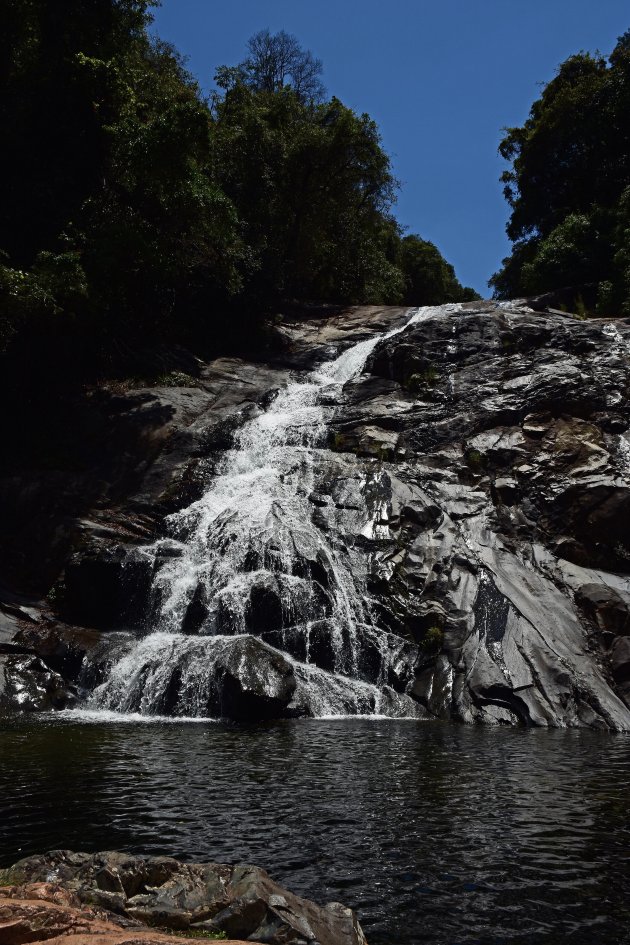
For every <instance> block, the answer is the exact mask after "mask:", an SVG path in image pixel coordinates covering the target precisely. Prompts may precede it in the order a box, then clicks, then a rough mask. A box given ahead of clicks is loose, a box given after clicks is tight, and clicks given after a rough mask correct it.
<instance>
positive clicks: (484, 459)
mask: <svg viewBox="0 0 630 945" xmlns="http://www.w3.org/2000/svg"><path fill="white" fill-rule="evenodd" d="M404 319H405V312H404V310H401V309H391V310H388V309H383V308H380V309H377V308H369V309H367V308H366V309H354V310H352V311H351V312H349V313H346V314H344V315H342V314H335V315H334V316H332V317H322V318H310V319H308V320H307V321H303V322H299V321H295V322H291V321H288V322H286V323H284V324H283V325H281V326H280V328H279V329H278V332H279V334H280V335H281V336H282V340H283V345H284V346H283V348H282V350H281V351H280V353H279V354H278V355H277V357H276V359H275V361H274V363H270V364H267V365H260V364H249V363H247V364H246V363H244V362H242V361H238V360H236V359H221V360H219V361H215V362H213V363H212V364H211V365H207V366H203V367H201V369H200V371H199V376H198V378H197V381H196V384H198V385H199V386H197V387H195V388H191V389H190V390H188V389H179V390H178V389H175V390H174V391H173V390H170V389H169V390H162V389H154V390H150V391H135V392H129V393H127V394H124V395H121V396H120V397H119V402H118V409H119V421H117V422H118V423H119V424H120V425H122V426H124V427H125V429H126V430H127V434H125V435H126V437H127V440H126V442H127V444H128V449H127V460H126V462H127V465H125V467H124V470H123V468H122V466H120V463H119V464H118V465H115V464H114V465H113V466H111V467H110V469H111V470H114V471H113V472H112V471H110V473H108V475H110V478H111V479H112V482H110V484H109V485H107V486H106V487H105V486H104V487H103V488H102V489H101V490H100V492H99V497H98V501H96V500H95V501H94V502H92V505H90V510H89V516H88V515H87V513H86V512H85V510H84V511H82V513H81V516H78V515H77V516H76V517H75V518H74V519H72V527H71V528H70V526H67V528H70V531H71V532H72V535H73V536H74V537H73V543H74V544H73V547H72V553H71V554H70V553H65V557H64V556H63V555H62V554H61V553H60V552H59V553H58V552H57V551H55V555H57V557H56V558H55V560H57V561H58V562H59V567H61V565H62V564H63V563H64V562H65V564H66V574H65V582H64V580H63V579H62V580H61V581H60V582H59V585H58V586H59V589H60V592H59V604H58V605H56V606H57V608H58V613H57V616H59V617H61V619H66V618H69V617H72V619H73V620H75V621H77V622H78V623H79V624H81V623H83V624H89V625H92V626H95V627H99V628H101V629H102V630H104V631H108V632H109V631H110V630H111V629H112V628H113V627H115V626H118V627H119V628H122V627H133V626H135V627H139V626H141V625H142V622H143V620H144V621H145V622H146V621H149V623H148V625H149V626H150V615H151V606H152V605H151V600H150V595H149V586H150V580H147V578H146V576H144V577H143V576H141V574H140V570H141V566H140V563H139V562H141V561H142V560H143V554H142V545H143V544H146V543H148V542H149V541H150V540H151V539H152V538H154V537H155V536H156V535H159V534H160V529H161V522H162V521H163V517H164V514H165V513H166V512H169V511H171V510H173V509H177V508H181V507H182V506H185V505H187V504H189V503H190V502H191V501H192V500H193V499H194V498H195V497H197V496H198V495H199V494H200V492H201V491H202V489H203V486H204V483H207V482H208V481H210V480H211V478H212V475H213V470H214V468H215V464H216V462H217V460H218V459H219V458H220V456H221V454H222V452H223V451H224V450H225V449H226V448H228V447H229V446H230V444H231V442H232V436H233V432H234V430H235V429H236V428H238V426H239V425H240V424H242V423H243V422H245V421H246V420H247V419H248V418H250V417H251V416H253V415H254V414H255V413H256V412H257V411H260V410H263V409H264V408H265V405H266V404H267V403H268V401H269V397H270V395H271V394H272V392H273V391H274V390H276V389H277V388H278V387H280V386H281V385H283V384H284V383H286V382H287V381H288V379H289V378H290V377H292V376H295V372H296V371H305V370H308V369H310V368H312V367H314V366H316V365H317V364H318V363H320V362H322V361H325V360H328V359H330V358H332V357H334V356H335V355H336V354H337V353H338V352H339V350H341V349H343V348H346V347H348V345H350V344H353V343H355V342H356V341H359V340H362V339H365V338H369V337H373V336H374V334H376V333H381V332H384V331H386V330H387V329H389V328H395V327H399V326H400V325H401V324H402V323H403V321H404ZM629 391H630V325H629V324H628V323H627V321H625V320H623V319H617V320H587V321H581V320H578V319H575V318H573V317H571V316H567V315H563V314H562V313H560V312H555V311H551V310H547V309H545V308H544V306H543V304H542V302H540V301H539V303H537V310H536V311H534V310H533V309H532V308H530V307H528V305H527V304H526V303H525V302H518V301H517V302H513V303H493V302H475V303H470V304H466V305H463V306H443V307H442V308H439V309H433V310H429V311H426V312H424V314H423V315H422V317H421V318H419V319H418V320H416V321H415V322H414V323H413V324H411V325H409V327H408V328H407V329H406V330H405V331H403V332H401V333H399V334H395V335H392V336H391V337H389V338H387V339H385V340H383V341H381V342H380V343H379V344H377V346H376V348H375V350H374V352H373V353H372V355H371V357H370V358H369V360H368V363H367V365H366V369H365V372H364V373H363V374H362V375H361V376H359V377H357V378H356V379H355V380H353V381H351V382H349V383H348V384H346V386H345V388H344V391H343V394H342V395H341V397H340V399H339V400H338V401H336V402H331V403H328V402H326V411H327V417H328V448H325V445H324V444H322V448H321V449H319V450H318V451H317V457H316V461H315V462H314V464H313V468H312V471H311V473H310V479H309V484H308V497H309V501H310V506H311V508H312V513H311V515H312V521H313V523H314V524H315V526H316V527H317V529H319V530H320V531H321V533H322V534H325V535H326V536H327V540H328V541H330V542H332V543H334V546H335V549H336V553H337V554H338V555H340V556H342V557H343V560H344V561H347V562H348V563H349V567H350V568H351V570H352V573H353V575H355V576H356V577H357V580H359V581H360V582H363V584H364V587H365V607H366V614H367V616H366V619H365V621H364V622H363V623H362V624H361V626H360V627H359V628H358V631H357V638H358V643H357V647H356V650H357V652H356V659H355V663H354V666H353V668H352V672H353V673H354V674H355V675H356V676H357V677H358V678H359V679H361V680H365V681H366V682H370V683H378V685H379V686H382V687H385V686H391V687H392V689H394V690H396V691H397V692H406V693H408V694H410V695H411V696H412V697H413V699H415V700H416V702H417V703H418V704H419V705H420V706H422V707H424V710H425V711H426V712H427V713H429V714H431V715H433V716H435V717H439V718H444V719H454V720H458V721H464V722H484V723H489V724H498V723H507V724H523V725H552V726H579V725H590V726H593V727H595V728H607V729H610V730H627V729H630V711H629V709H628V705H627V700H628V693H627V687H628V681H627V677H626V669H625V666H626V662H625V644H624V643H618V642H615V641H617V640H618V639H621V638H623V639H627V638H628V632H629V629H628V627H629V625H628V619H629V618H628V613H629V610H628V602H629V601H630V545H629V543H628V535H630V476H629V473H630V439H629V438H627V435H626V431H627V423H626V419H627V417H628V416H630V403H629ZM110 407H111V404H110ZM114 425H116V424H115V423H114ZM130 431H133V432H130ZM130 457H132V458H130ZM121 462H122V461H121ZM123 465H124V464H123ZM131 469H133V474H132V473H131V472H130V470H131ZM5 485H6V484H5ZM0 486H1V484H0ZM6 488H7V489H8V490H9V491H8V492H7V495H9V494H10V489H9V487H8V485H6ZM1 491H2V490H1V488H0V493H1ZM27 492H28V490H27ZM0 498H1V495H0ZM84 504H85V503H84ZM88 505H89V503H88ZM33 508H35V506H33ZM37 508H38V509H39V506H37ZM20 509H21V514H22V515H23V516H24V517H25V518H26V519H27V520H29V515H31V516H32V512H29V510H28V504H26V505H25V504H24V503H23V504H22V505H20ZM64 521H66V522H67V521H68V519H67V518H66V519H65V520H64ZM64 527H66V526H63V525H62V524H60V523H59V522H58V523H57V531H58V532H59V530H61V532H64ZM273 529H274V525H273V523H271V524H270V528H269V531H270V536H271V538H270V542H269V548H268V552H269V553H268V561H269V562H271V563H270V564H269V567H268V571H269V573H268V574H267V575H266V576H264V578H263V577H261V576H260V575H257V574H256V573H255V572H256V568H257V567H258V566H257V565H256V563H255V562H252V565H251V573H250V575H249V576H248V577H247V580H246V581H245V580H244V583H243V588H244V590H243V600H244V602H245V605H246V610H247V607H249V610H247V612H248V614H249V616H248V620H249V623H248V627H247V629H248V632H249V633H250V636H249V637H247V638H246V639H247V640H248V641H250V642H248V643H247V644H242V645H243V646H246V647H247V648H250V649H251V650H252V653H253V651H254V648H255V647H254V643H252V642H251V641H252V640H255V641H256V643H257V644H258V646H260V647H263V648H264V649H261V650H260V651H256V655H255V656H253V657H252V659H251V660H250V659H248V660H246V661H245V662H246V664H247V670H246V672H244V674H239V673H235V671H234V665H233V664H232V663H230V665H229V666H228V664H227V663H226V664H225V667H224V671H223V676H224V679H225V686H226V691H225V696H224V710H225V711H226V712H227V713H228V714H230V715H231V716H233V717H237V718H250V717H252V716H255V715H257V714H258V715H259V716H260V717H269V715H274V714H278V715H283V714H285V713H287V712H290V711H291V705H292V703H291V698H292V697H291V695H290V690H291V686H292V685H293V683H292V682H291V678H292V674H291V672H289V670H287V671H286V673H285V672H284V670H283V669H282V668H281V664H280V663H278V665H277V666H276V668H275V669H274V673H276V672H277V689H276V690H275V691H274V693H273V694H272V696H271V698H270V699H268V697H267V694H266V693H264V692H263V691H262V690H261V689H260V685H261V680H262V676H261V677H260V679H259V680H258V681H257V680H256V672H255V666H256V661H257V660H260V661H261V666H265V665H267V664H269V665H270V666H271V665H272V664H273V665H275V663H274V661H277V660H278V659H280V660H282V658H283V657H282V652H279V651H282V650H285V651H286V652H287V654H290V655H291V656H292V657H293V658H295V659H298V660H301V659H304V658H305V655H306V654H305V651H304V633H303V627H300V626H299V625H298V624H296V623H295V622H294V620H293V617H292V614H291V609H290V607H289V608H287V606H286V600H287V594H286V593H285V588H284V584H283V582H284V581H286V576H285V577H283V576H281V575H280V574H279V573H278V572H280V571H281V570H282V569H281V567H280V566H279V565H278V566H276V564H274V549H273ZM27 532H28V529H27ZM29 534H30V533H29ZM56 534H57V533H56ZM64 534H65V533H64ZM61 544H63V542H61ZM55 547H56V548H57V546H55ZM59 547H61V545H59ZM64 547H65V546H64ZM176 553H177V549H173V548H169V547H168V546H167V545H166V544H164V547H163V548H162V550H160V551H159V553H158V556H157V558H156V559H155V567H157V568H159V567H160V566H161V562H162V563H163V561H164V560H166V559H167V557H168V555H169V554H173V555H174V554H176ZM160 555H161V556H162V557H161V558H160ZM51 556H52V557H54V555H52V552H51V553H50V554H48V555H47V560H48V561H49V560H50V559H51ZM146 560H147V559H145V563H146ZM295 561H296V565H295V571H294V573H293V574H291V580H292V581H293V585H292V593H293V591H294V590H295V589H297V590H295V593H298V591H299V588H300V587H301V586H303V587H304V588H305V594H307V595H310V597H308V600H309V601H310V602H311V609H312V615H311V616H312V627H311V630H312V640H311V642H312V644H313V647H312V650H311V652H310V654H309V657H310V659H311V661H312V662H313V663H315V664H316V665H318V666H319V667H320V668H321V669H324V670H328V669H330V668H331V667H332V666H333V663H334V660H333V656H332V650H331V645H330V627H329V625H328V624H327V621H328V619H329V613H328V610H329V605H328V600H329V594H330V585H331V580H332V578H331V574H330V569H329V566H328V564H327V562H326V561H325V560H323V559H322V557H321V555H318V553H317V550H316V549H315V548H310V547H304V548H301V549H300V553H299V554H296V555H295ZM134 562H135V564H134ZM298 562H299V563H298ZM47 567H48V566H47ZM125 567H127V568H131V570H130V571H129V573H132V571H133V568H134V567H136V568H138V569H140V570H139V571H138V574H135V572H134V579H133V582H132V583H133V585H134V594H135V595H136V596H135V598H134V597H133V595H130V594H129V593H128V590H129V589H128V588H127V589H126V590H124V591H123V592H122V596H120V595H121V588H123V584H124V577H123V569H124V568H125ZM271 572H273V574H272V573H271ZM149 578H150V575H149ZM121 579H122V580H121ZM64 584H65V586H64ZM117 595H118V596H117ZM248 601H249V604H247V602H248ZM221 607H222V604H221V601H220V600H217V599H213V598H212V595H209V594H207V593H205V592H203V591H202V590H199V592H198V593H197V594H196V595H195V596H194V597H193V598H192V600H191V604H190V606H189V608H188V611H187V613H186V617H185V621H184V630H185V632H186V633H188V634H191V635H193V636H194V635H196V634H199V633H229V632H232V631H231V630H230V624H229V619H228V617H229V615H228V614H227V612H226V611H224V610H222V609H221ZM125 608H126V610H125ZM375 631H377V636H376V637H375V635H374V633H375ZM77 632H80V631H77ZM42 635H43V636H45V635H46V631H45V630H44V629H42ZM104 635H105V634H104ZM36 636H37V631H36V628H35V629H34V630H33V631H32V632H31V633H30V634H29V638H28V641H29V642H28V645H29V646H31V647H32V648H33V652H34V653H35V652H36V653H37V655H38V658H39V659H40V660H43V661H44V662H45V663H46V661H47V660H50V663H46V665H49V668H50V669H51V671H60V672H66V670H65V669H64V666H63V665H62V663H61V662H57V663H54V660H55V659H56V658H57V657H56V656H55V654H54V653H53V654H50V653H49V654H48V656H47V655H46V653H44V651H43V649H42V648H41V647H38V646H37V645H36V644H35V643H34V642H33V638H34V637H36ZM375 641H376V642H375ZM239 645H241V644H239ZM235 652H236V650H235ZM270 654H275V655H273V656H271V655H270ZM7 658H8V659H14V658H15V654H14V655H12V656H10V657H7ZM234 659H236V657H234ZM228 662H230V661H229V660H228ZM286 663H287V666H291V661H290V660H288V659H287V660H286ZM53 664H54V665H53ZM218 678H219V677H217V679H218ZM331 685H332V682H331ZM176 690H177V679H176V678H175V676H174V677H173V685H172V692H176ZM216 691H217V692H219V691H220V685H219V682H217V689H216ZM217 698H218V699H219V702H220V697H219V696H217ZM300 698H301V697H300ZM293 703H295V697H293ZM300 705H303V704H302V703H300ZM217 711H219V709H217Z"/></svg>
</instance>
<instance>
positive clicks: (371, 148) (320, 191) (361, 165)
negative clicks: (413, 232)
mask: <svg viewBox="0 0 630 945" xmlns="http://www.w3.org/2000/svg"><path fill="white" fill-rule="evenodd" d="M213 130H214V135H213V149H214V162H215V167H216V168H217V181H218V183H219V185H220V186H221V188H222V190H223V191H224V192H225V193H226V194H227V195H228V197H229V198H230V200H231V201H232V202H233V204H234V206H235V207H236V210H237V213H238V214H239V216H240V218H241V219H242V220H244V221H245V226H246V240H247V244H248V248H249V257H248V261H249V267H250V269H249V273H248V281H247V283H246V286H247V288H246V291H247V293H248V294H251V296H252V297H253V298H257V299H259V300H261V301H263V300H270V299H274V300H277V299H281V298H283V297H284V298H287V297H288V298H297V299H309V300H318V301H323V302H327V301H331V302H357V303H359V302H367V301H373V302H383V301H388V300H389V299H391V298H393V299H396V298H397V297H398V295H399V294H400V290H401V285H400V283H401V279H400V272H399V270H398V269H397V267H396V266H395V264H394V262H393V260H392V259H391V256H392V250H393V248H394V247H393V246H392V244H393V243H395V241H396V240H397V238H398V230H397V226H396V224H395V223H394V221H393V219H392V218H391V217H390V216H389V211H390V208H391V205H392V203H393V199H394V188H395V181H394V179H393V177H392V175H391V169H390V163H389V158H388V157H387V155H386V154H385V153H384V151H383V150H382V148H381V146H380V138H379V135H378V130H377V128H376V125H375V123H374V122H373V121H372V120H371V119H370V118H369V117H368V116H367V115H361V116H358V115H355V113H354V112H352V111H351V109H349V108H346V107H345V106H344V105H342V103H341V102H340V101H339V100H338V99H335V98H333V99H332V100H331V101H330V102H326V103H323V104H320V105H313V104H305V103H304V102H302V101H301V99H300V97H299V96H298V95H297V94H296V93H294V92H293V91H292V90H291V89H290V88H285V89H283V90H282V91H280V92H276V93H268V92H264V91H262V92H260V91H256V90H253V89H251V88H249V87H248V86H247V85H245V84H242V83H239V84H237V85H236V86H235V87H234V88H232V89H230V90H228V91H227V93H226V95H225V97H223V98H219V99H218V100H216V101H215V124H214V129H213Z"/></svg>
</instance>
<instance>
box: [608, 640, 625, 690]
mask: <svg viewBox="0 0 630 945" xmlns="http://www.w3.org/2000/svg"><path fill="white" fill-rule="evenodd" d="M610 663H611V667H612V674H613V676H614V678H615V679H616V680H617V682H619V683H627V682H630V637H617V639H616V640H615V641H614V643H613V645H612V648H611V652H610Z"/></svg>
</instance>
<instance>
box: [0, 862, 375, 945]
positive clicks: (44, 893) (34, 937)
mask: <svg viewBox="0 0 630 945" xmlns="http://www.w3.org/2000/svg"><path fill="white" fill-rule="evenodd" d="M0 880H1V882H0V941H1V942H2V943H3V945H26V943H31V942H32V943H40V942H47V943H49V945H62V943H64V945H71V943H72V945H135V943H136V942H143V943H146V945H153V943H156V945H157V943H167V942H168V943H172V945H177V943H183V942H190V940H191V939H195V938H197V939H199V938H201V939H206V940H212V939H215V938H216V939H221V940H222V941H226V945H230V943H232V945H238V943H240V942H242V941H243V940H247V942H252V943H254V945H256V943H258V945H366V941H365V937H364V935H363V932H362V930H361V927H360V925H359V922H358V920H357V917H356V915H355V914H354V913H353V912H352V910H351V909H348V908H346V907H345V906H343V905H341V904H340V903H329V904H328V905H326V906H318V905H315V903H313V902H310V901H308V900H306V899H301V898H299V897H298V896H294V895H293V894H292V893H290V892H287V890H285V889H283V888H282V887H280V886H278V885H277V884H276V883H274V882H273V880H272V879H270V877H269V876H268V875H267V873H265V872H264V870H261V869H259V868H258V867H255V866H246V865H236V866H228V865H226V864H219V863H181V862H179V861H178V860H175V859H173V858H171V857H136V856H130V855H128V854H125V853H115V852H105V853H93V854H88V853H73V852H70V851H68V850H63V851H55V852H52V853H48V854H45V855H43V856H34V857H29V858H27V859H24V860H20V861H19V862H18V863H16V864H15V865H14V866H12V867H11V868H10V869H8V870H4V871H2V872H0Z"/></svg>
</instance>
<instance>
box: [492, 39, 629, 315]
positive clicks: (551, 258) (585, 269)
mask: <svg viewBox="0 0 630 945" xmlns="http://www.w3.org/2000/svg"><path fill="white" fill-rule="evenodd" d="M500 151H501V154H502V156H503V157H504V158H505V159H506V160H507V161H509V162H510V163H511V167H510V168H509V169H508V170H507V171H505V173H504V174H503V178H502V179H503V182H504V193H505V196H506V198H507V200H508V202H509V204H510V207H511V216H510V221H509V223H508V227H507V232H508V236H509V237H510V239H511V240H512V241H513V244H514V245H513V250H512V253H511V255H510V256H508V257H507V258H506V259H505V260H504V262H503V268H502V269H501V270H500V271H499V272H498V273H496V275H495V276H493V278H492V280H491V281H492V285H493V286H494V289H495V292H496V294H497V295H498V296H499V297H501V298H510V297H514V296H517V295H528V294H532V293H536V292H546V291H551V290H558V289H566V288H573V289H574V298H577V297H578V295H582V296H584V297H585V299H586V301H587V304H588V305H589V307H591V308H592V309H593V310H594V311H597V312H598V313H601V314H614V313H615V312H621V311H623V312H630V268H629V265H628V263H629V261H630V253H629V250H630V216H629V209H630V31H628V32H627V33H625V34H624V35H623V36H621V37H620V39H619V41H618V43H617V45H616V46H615V49H614V50H613V52H612V53H611V54H610V56H609V57H608V58H605V57H604V56H602V55H600V54H595V55H593V54H590V53H585V52H581V53H577V54H576V55H573V56H570V57H569V58H568V59H567V60H566V61H565V62H563V63H562V65H561V66H560V68H559V70H558V74H557V76H556V77H555V78H554V79H553V80H552V81H551V82H549V83H548V84H547V85H546V86H545V87H544V89H543V91H542V94H541V96H540V98H539V99H537V100H536V101H535V102H534V103H533V105H532V107H531V110H530V114H529V117H528V119H527V121H526V122H525V124H524V125H523V126H521V127H515V128H508V129H507V130H506V133H505V136H504V138H503V140H502V142H501V145H500Z"/></svg>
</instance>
